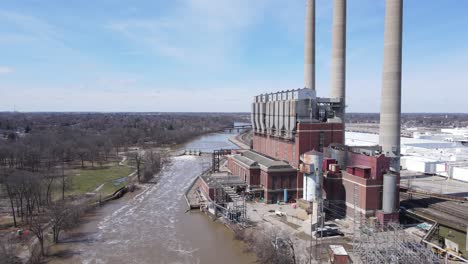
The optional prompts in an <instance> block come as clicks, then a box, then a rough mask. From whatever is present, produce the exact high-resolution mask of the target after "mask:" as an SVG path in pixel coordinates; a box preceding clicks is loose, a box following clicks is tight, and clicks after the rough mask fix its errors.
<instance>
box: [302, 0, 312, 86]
mask: <svg viewBox="0 0 468 264" xmlns="http://www.w3.org/2000/svg"><path fill="white" fill-rule="evenodd" d="M304 55H305V61H304V86H305V88H309V89H312V90H315V0H307V3H306V26H305V50H304Z"/></svg>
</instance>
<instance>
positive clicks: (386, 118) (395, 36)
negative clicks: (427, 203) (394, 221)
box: [379, 0, 403, 213]
mask: <svg viewBox="0 0 468 264" xmlns="http://www.w3.org/2000/svg"><path fill="white" fill-rule="evenodd" d="M402 26H403V0H387V1H386V7H385V37H384V59H383V76H382V98H381V100H382V102H381V110H380V133H379V134H380V137H379V141H380V142H379V143H380V146H381V147H382V152H383V154H385V156H387V157H390V158H391V162H390V170H391V171H392V172H393V173H394V174H399V173H400V131H401V127H400V119H401V62H402V55H401V54H402V32H403V28H402ZM385 183H387V184H385ZM383 192H384V193H387V194H392V195H384V197H383V205H387V206H384V208H383V209H384V212H385V213H392V212H395V211H396V208H395V207H396V206H395V204H396V201H397V186H396V183H395V181H391V180H390V179H388V181H385V179H384V191H383ZM388 205H391V206H392V207H393V208H390V206H388Z"/></svg>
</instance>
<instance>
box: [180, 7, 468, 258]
mask: <svg viewBox="0 0 468 264" xmlns="http://www.w3.org/2000/svg"><path fill="white" fill-rule="evenodd" d="M333 3H334V5H333V28H332V58H331V88H330V91H331V92H330V96H329V97H327V96H320V95H318V94H317V92H316V89H315V0H307V4H306V31H305V62H304V87H303V88H298V89H290V90H284V91H267V92H266V93H264V94H260V95H256V96H254V97H253V102H252V111H251V126H252V131H251V133H252V135H251V141H250V146H247V148H243V149H238V150H230V151H228V152H226V151H221V152H216V153H214V154H213V168H212V172H211V173H208V174H206V175H202V176H200V177H199V178H198V179H197V180H196V181H195V182H194V184H193V185H192V186H195V187H197V188H198V194H197V193H196V192H194V191H192V196H193V195H195V196H197V195H198V199H199V200H200V201H203V202H201V203H200V206H201V207H202V209H203V207H205V208H206V209H207V210H208V211H210V212H211V213H212V214H213V215H215V216H216V215H218V214H221V215H224V216H225V217H226V218H228V219H230V220H232V219H237V220H239V219H247V217H248V216H246V215H245V214H246V213H248V212H249V210H248V207H249V205H246V203H245V197H248V198H249V199H259V201H261V202H262V203H263V204H264V206H267V207H268V206H270V205H280V204H288V203H292V204H294V208H296V206H298V207H300V208H302V209H304V210H305V212H307V214H306V216H305V217H302V220H304V221H305V222H300V223H297V226H302V228H304V226H306V225H307V224H304V223H308V225H309V226H310V227H311V228H310V229H309V232H310V235H312V233H313V232H312V228H314V230H315V233H316V234H317V232H319V231H318V230H322V231H321V232H323V230H324V228H325V227H324V222H325V221H327V219H330V217H337V218H341V219H347V220H349V219H351V221H352V223H353V224H352V225H351V228H353V231H352V232H351V233H352V236H353V239H354V240H353V243H352V244H353V251H354V252H353V254H355V257H357V258H358V259H361V260H362V261H363V262H365V263H408V262H406V261H410V262H415V263H437V261H435V262H434V255H433V254H432V253H431V252H430V251H429V253H428V252H427V251H426V249H425V248H424V247H421V248H420V246H419V244H411V243H407V242H404V241H405V240H404V239H402V238H401V237H399V235H397V234H400V233H399V222H400V221H401V217H400V212H401V210H408V212H410V211H411V213H412V214H414V215H417V214H418V212H416V210H414V211H412V210H409V209H407V208H405V207H400V201H401V197H402V196H401V195H400V191H401V190H402V189H404V190H405V191H406V193H405V194H404V195H407V196H410V197H413V191H415V190H414V189H412V188H411V186H409V184H408V182H409V180H408V181H407V179H409V178H407V177H406V176H405V178H403V174H402V172H401V169H405V170H406V169H408V170H412V171H415V172H421V173H423V174H431V175H441V176H445V177H448V178H450V179H458V180H464V181H468V178H467V177H468V176H467V174H468V173H467V172H468V165H467V162H466V160H468V159H467V157H468V152H467V149H468V148H465V149H463V147H465V146H466V144H467V143H466V139H467V134H468V130H463V129H447V130H442V131H441V133H440V134H430V133H421V132H419V131H418V130H417V129H415V130H414V137H413V138H403V140H402V138H401V71H402V27H403V24H402V22H403V21H402V17H403V1H402V0H387V1H386V14H385V36H384V47H383V48H384V60H383V69H382V89H381V90H382V93H381V111H380V131H379V134H378V135H377V134H363V133H353V132H346V133H345V124H346V113H345V111H346V86H345V84H346V0H334V1H333ZM401 141H402V142H401ZM244 146H245V145H244ZM434 149H437V151H433V150H434ZM220 153H222V155H221V156H224V159H225V163H224V166H222V165H220V163H221V161H220ZM221 167H222V168H221ZM223 175H224V176H223ZM403 179H404V184H403ZM403 185H404V186H403ZM192 189H193V188H192ZM239 195H242V196H243V197H244V200H242V199H241V198H240V196H239ZM414 195H415V196H414V197H417V195H429V196H430V195H432V193H431V192H425V193H422V192H420V193H416V192H414ZM425 197H426V196H425ZM447 197H448V198H447ZM450 197H451V196H450ZM450 197H449V196H444V195H440V196H439V198H441V199H448V200H450V199H452V198H450ZM432 198H433V197H432V196H430V198H428V199H432ZM457 199H458V198H453V199H452V200H454V201H464V200H465V199H464V198H460V199H458V200H457ZM452 200H450V201H452ZM189 203H190V202H189ZM418 203H419V204H423V203H427V201H426V200H423V199H422V200H418V201H411V202H408V203H407V204H408V206H414V205H415V204H418ZM448 203H450V202H448ZM252 206H254V208H255V209H254V210H253V211H252V212H258V211H261V210H264V209H262V208H260V207H258V206H257V205H252ZM405 206H406V204H405ZM426 206H427V205H426ZM460 206H461V207H463V206H465V205H460ZM246 207H247V209H246ZM447 207H450V206H447ZM461 207H460V208H461ZM402 208H403V209H402ZM463 208H465V207H463ZM465 209H466V208H465ZM426 213H427V212H423V213H421V214H420V215H429V216H430V217H432V216H433V215H434V213H433V212H432V214H431V212H429V213H428V214H426ZM255 214H257V213H255ZM277 214H278V215H279V216H283V213H281V212H280V213H278V211H277ZM448 214H449V215H450V212H448ZM452 215H453V214H452ZM464 216H465V215H463V214H462V215H458V216H457V217H458V218H456V219H457V220H455V222H457V221H459V219H463V218H464ZM288 217H290V216H288ZM430 217H427V218H425V219H431V218H430ZM439 217H440V216H439ZM448 217H450V216H448ZM298 218H301V217H300V216H299V214H296V215H294V217H292V218H291V219H290V220H291V221H292V222H294V221H297V219H298ZM262 219H263V218H262ZM288 219H289V218H288ZM362 219H364V220H362ZM270 220H271V219H270ZM465 220H466V218H465ZM368 223H371V224H370V225H368ZM457 223H459V224H458V226H456V227H455V228H457V230H461V231H466V227H467V225H466V221H465V223H463V220H461V221H459V222H457ZM436 226H437V224H434V225H432V227H433V228H431V229H430V230H431V231H429V234H432V233H433V232H434V231H433V230H434V228H436ZM319 227H320V228H319ZM298 228H299V230H301V228H300V227H298ZM327 228H329V227H327ZM464 228H465V229H464ZM304 232H306V233H307V228H304ZM431 232H432V233H431ZM322 235H323V234H322ZM316 236H317V235H316ZM427 237H428V236H425V237H424V239H426V238H427ZM385 239H390V240H392V241H393V242H392V244H391V245H388V246H383V245H384V244H382V243H387V242H388V241H389V240H387V241H385ZM380 240H381V241H380ZM428 243H429V242H428ZM447 243H448V242H447ZM415 245H416V246H415ZM431 245H433V244H431ZM434 247H436V248H438V246H437V245H434ZM330 248H331V251H333V249H336V248H338V246H336V245H334V246H333V247H332V246H330ZM372 248H374V251H375V252H373V253H372V254H371V253H369V250H370V249H372ZM440 249H441V250H444V248H443V247H442V248H440ZM343 250H344V249H343ZM457 250H458V249H457ZM467 250H468V248H467ZM376 252H377V253H376ZM444 252H445V251H444ZM457 254H458V252H457ZM447 255H449V253H447ZM452 255H453V256H454V258H457V257H458V256H459V255H456V254H452ZM452 255H451V256H452ZM455 255H456V256H455ZM395 258H399V259H400V260H404V261H403V262H398V261H397V262H392V259H395ZM343 263H347V262H343Z"/></svg>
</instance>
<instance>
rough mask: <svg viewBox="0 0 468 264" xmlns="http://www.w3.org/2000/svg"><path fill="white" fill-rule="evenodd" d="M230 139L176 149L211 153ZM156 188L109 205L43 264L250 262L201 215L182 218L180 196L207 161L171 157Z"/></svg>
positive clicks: (237, 244)
mask: <svg viewBox="0 0 468 264" xmlns="http://www.w3.org/2000/svg"><path fill="white" fill-rule="evenodd" d="M232 135H233V134H227V133H224V134H211V135H205V136H202V137H200V138H198V139H196V140H194V141H191V142H189V143H187V144H185V145H184V146H181V147H180V148H179V150H180V149H184V148H185V149H202V150H204V151H212V150H213V149H220V148H233V147H235V146H234V145H232V144H231V143H229V142H228V140H227V139H228V137H230V136H232ZM170 159H171V162H170V164H168V165H167V166H166V167H164V168H163V169H162V171H161V173H160V175H159V181H158V183H157V184H152V185H151V184H149V185H145V187H146V188H145V189H142V190H141V191H139V192H137V193H133V194H132V193H131V194H130V195H126V196H124V197H123V198H121V199H119V200H114V201H110V202H109V203H108V204H107V205H106V206H104V207H102V208H99V209H97V210H95V211H93V212H91V213H90V214H89V215H87V216H86V217H85V218H84V219H83V223H82V224H81V225H80V227H78V228H76V229H74V230H72V231H71V232H69V233H67V234H66V236H64V237H63V240H62V241H63V242H62V243H59V244H58V245H56V246H54V247H53V248H51V253H53V254H54V257H53V258H52V259H50V260H49V263H218V262H219V261H220V260H222V261H223V263H233V264H234V263H251V262H253V261H255V257H254V256H252V255H249V254H246V253H244V249H243V243H241V242H239V241H235V240H234V239H233V234H232V232H230V231H229V230H228V229H227V228H225V227H224V225H222V224H221V223H218V222H213V221H212V220H210V219H209V218H207V217H206V216H205V215H204V214H200V213H197V212H192V213H185V211H186V202H185V200H184V198H183V192H184V190H185V189H186V188H187V187H188V185H189V184H190V183H191V181H192V180H193V178H195V177H196V176H198V175H199V174H200V173H201V172H202V171H203V170H204V168H207V167H208V166H209V164H210V158H209V157H193V156H180V157H175V156H172V157H171V158H170Z"/></svg>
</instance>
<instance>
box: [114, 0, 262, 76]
mask: <svg viewBox="0 0 468 264" xmlns="http://www.w3.org/2000/svg"><path fill="white" fill-rule="evenodd" d="M266 2H267V1H266V0H258V1H251V0H236V1H232V0H217V1H212V0H184V1H181V2H180V3H178V5H177V8H176V9H175V10H174V11H173V12H171V13H168V14H167V15H166V16H164V17H159V18H151V19H149V18H136V19H126V20H117V21H111V22H110V23H109V24H108V25H107V28H109V29H111V30H112V31H114V32H117V33H119V34H121V35H122V36H124V37H125V38H127V39H128V40H130V41H131V43H132V45H133V46H134V47H133V48H134V49H136V50H141V49H144V50H147V51H149V52H148V53H150V54H153V55H155V56H156V57H166V58H169V59H175V60H177V61H179V62H182V63H186V64H189V65H202V66H203V67H211V68H218V69H219V68H222V67H223V66H224V65H226V64H229V63H231V62H232V58H235V57H236V54H237V53H238V52H240V50H241V49H242V46H243V45H244V44H243V42H242V39H241V38H242V34H243V33H244V31H245V30H248V29H249V26H251V25H252V24H254V23H255V22H256V21H258V20H259V19H260V18H261V10H263V9H264V6H265V3H266Z"/></svg>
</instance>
